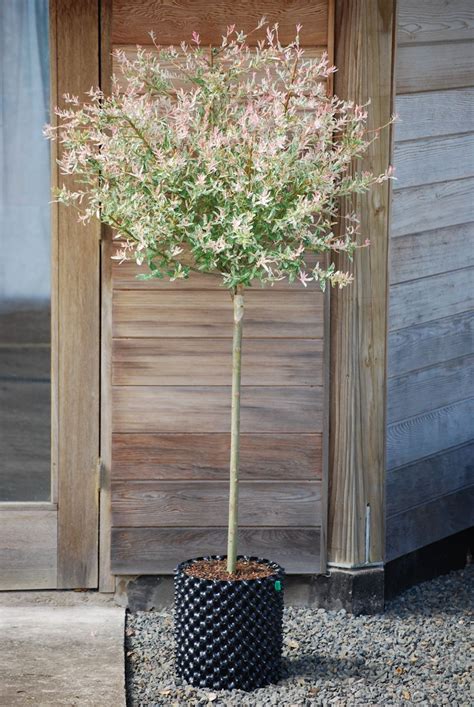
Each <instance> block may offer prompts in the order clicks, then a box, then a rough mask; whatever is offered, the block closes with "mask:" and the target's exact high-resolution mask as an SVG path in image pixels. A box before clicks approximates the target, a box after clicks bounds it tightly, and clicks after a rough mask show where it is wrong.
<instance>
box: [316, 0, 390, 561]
mask: <svg viewBox="0 0 474 707" xmlns="http://www.w3.org/2000/svg"><path fill="white" fill-rule="evenodd" d="M394 24H395V3H394V0H379V2H376V3H375V2H371V1H370V0H337V2H336V38H335V43H336V65H337V67H338V72H337V73H336V75H335V93H336V94H337V95H338V96H340V97H341V98H346V99H351V100H354V101H356V102H357V103H366V102H367V101H368V99H369V98H370V99H371V105H370V108H369V125H368V127H369V129H373V128H377V127H379V126H381V125H384V124H385V123H387V121H388V120H389V119H390V115H391V112H392V104H393V75H392V71H393V51H394V39H393V35H394ZM390 133H391V131H390V130H389V129H385V130H384V131H382V133H381V136H380V139H379V140H377V141H376V142H374V143H373V144H372V145H371V147H370V148H369V151H368V152H367V154H366V155H365V156H364V158H363V159H362V160H361V162H360V163H359V164H358V168H359V169H362V170H366V169H367V170H370V171H373V172H375V173H381V172H383V171H384V170H385V169H386V168H387V167H388V165H389V163H390V144H391V134H390ZM389 204H390V187H389V185H388V184H387V183H385V184H382V185H379V186H378V187H377V188H375V189H373V190H372V191H371V192H370V193H369V194H366V195H359V196H358V197H357V198H356V200H355V202H354V203H352V204H346V205H343V209H342V214H341V216H342V217H344V211H345V210H346V209H348V210H351V209H352V208H354V206H355V208H356V210H357V212H358V213H359V215H360V217H361V232H362V235H363V237H364V238H365V237H368V238H370V241H371V246H370V248H368V249H366V250H363V251H360V252H359V253H358V255H357V257H356V258H355V264H354V266H353V272H354V276H355V280H354V283H353V284H352V285H351V286H349V287H347V288H345V289H344V290H335V291H333V293H332V296H331V352H332V353H331V384H332V385H331V404H330V415H331V423H330V424H331V427H330V450H329V453H330V478H329V484H330V487H329V520H328V534H329V537H328V559H329V562H330V563H331V564H332V565H333V566H342V567H356V566H360V565H370V564H378V563H380V562H382V561H383V549H384V490H383V485H384V484H383V482H384V455H385V449H384V446H385V445H384V438H385V387H386V382H385V376H386V372H385V357H386V328H387V290H388V288H387V256H388V233H389V229H388V225H389ZM336 265H337V266H338V267H340V268H342V269H344V270H346V269H348V268H349V264H348V263H347V262H346V260H345V258H344V257H343V256H338V257H337V258H336Z"/></svg>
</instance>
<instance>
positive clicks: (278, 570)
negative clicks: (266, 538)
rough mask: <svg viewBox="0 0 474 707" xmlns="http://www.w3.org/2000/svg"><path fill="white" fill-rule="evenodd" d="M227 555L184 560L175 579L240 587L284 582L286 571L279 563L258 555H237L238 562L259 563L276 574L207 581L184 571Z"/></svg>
mask: <svg viewBox="0 0 474 707" xmlns="http://www.w3.org/2000/svg"><path fill="white" fill-rule="evenodd" d="M226 558H227V555H203V556H202V557H193V558H191V559H189V560H184V561H183V562H180V563H179V565H178V566H177V567H176V570H175V577H179V576H184V577H186V578H187V579H190V580H194V581H195V582H200V583H201V582H204V583H207V584H211V585H233V586H235V585H238V584H244V583H246V584H259V583H262V582H268V581H270V582H275V581H276V580H282V579H283V577H284V576H285V570H284V569H283V567H281V565H279V564H278V563H277V562H273V561H272V560H267V559H265V558H262V557H257V556H256V555H237V560H251V561H253V562H257V563H258V564H261V565H266V566H267V567H270V568H271V569H272V570H274V572H272V574H270V575H268V576H267V577H253V578H252V579H207V578H204V577H193V576H192V575H190V574H187V572H185V571H184V570H185V569H186V568H187V567H189V566H190V565H192V564H194V563H195V562H200V561H201V560H225V559H226Z"/></svg>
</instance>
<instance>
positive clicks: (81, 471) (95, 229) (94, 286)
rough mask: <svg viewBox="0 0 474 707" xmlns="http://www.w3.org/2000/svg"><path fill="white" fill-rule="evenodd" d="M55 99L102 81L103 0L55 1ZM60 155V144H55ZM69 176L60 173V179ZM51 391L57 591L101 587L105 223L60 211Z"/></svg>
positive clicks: (61, 98)
mask: <svg viewBox="0 0 474 707" xmlns="http://www.w3.org/2000/svg"><path fill="white" fill-rule="evenodd" d="M52 5H53V8H52V11H53V14H54V18H55V27H56V36H55V37H54V39H53V41H54V43H55V51H54V53H55V56H56V62H57V64H56V76H55V82H56V85H55V86H53V94H55V98H56V103H59V105H63V94H64V93H71V94H73V95H77V96H79V97H80V98H81V99H83V97H84V93H85V91H88V90H89V89H90V87H91V86H96V85H98V83H99V80H100V62H99V42H100V22H99V19H100V12H99V0H81V2H76V0H54V2H53V3H52ZM58 150H59V153H60V151H61V146H60V145H59V147H58ZM70 180H71V178H69V177H62V176H59V178H58V181H59V183H62V182H63V181H64V182H66V181H68V182H69V183H70ZM57 234H58V242H57V251H56V254H57V261H58V281H57V287H56V288H55V290H54V292H55V293H56V295H55V296H56V297H57V300H56V301H55V303H54V308H55V309H54V311H55V313H56V320H57V322H56V326H57V331H56V335H55V337H54V339H53V342H55V344H54V345H55V350H54V352H53V362H54V366H55V368H54V372H53V375H54V384H53V385H54V389H55V390H56V391H57V393H55V397H56V395H57V415H56V414H55V418H54V419H56V420H57V424H56V425H54V426H53V449H54V448H57V465H58V473H57V476H58V588H70V587H97V581H98V572H97V560H98V553H97V549H98V548H97V544H98V524H99V509H98V496H99V493H98V491H99V463H98V457H99V366H100V224H99V222H98V221H95V220H94V221H91V222H90V223H89V224H87V225H86V226H83V225H82V224H81V223H78V221H77V214H76V213H75V211H74V209H69V208H66V207H64V206H59V207H58V211H57Z"/></svg>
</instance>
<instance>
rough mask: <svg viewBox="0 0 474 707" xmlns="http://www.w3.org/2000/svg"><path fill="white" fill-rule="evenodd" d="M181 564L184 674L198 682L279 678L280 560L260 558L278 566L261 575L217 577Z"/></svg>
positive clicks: (217, 684) (242, 683) (180, 661)
mask: <svg viewBox="0 0 474 707" xmlns="http://www.w3.org/2000/svg"><path fill="white" fill-rule="evenodd" d="M222 559H225V558H223V557H221V556H217V555H214V556H209V557H199V558H196V559H194V560H187V561H186V562H182V563H181V564H180V565H179V566H178V567H177V569H176V573H175V580H174V588H175V614H174V622H175V624H174V630H175V644H176V645H175V657H176V672H177V674H178V676H179V677H180V678H182V679H183V680H185V681H186V682H187V683H189V684H191V685H194V686H195V687H207V688H212V689H215V690H232V689H239V690H247V691H250V690H255V689H257V688H259V687H265V686H266V685H269V684H271V683H276V682H278V680H279V679H280V674H281V651H282V621H283V579H284V576H285V572H284V570H283V569H282V567H280V566H279V565H277V564H276V563H275V562H270V561H268V560H262V559H260V558H257V557H247V556H239V557H238V558H237V559H238V560H247V561H256V562H258V563H259V564H260V563H261V564H263V565H266V566H268V567H270V568H271V569H272V570H273V571H272V574H271V575H270V576H268V577H263V578H259V579H240V580H233V581H231V580H213V579H201V578H199V577H191V576H190V575H188V574H186V572H185V570H186V568H188V567H189V566H190V565H191V564H193V563H194V562H198V561H201V560H222Z"/></svg>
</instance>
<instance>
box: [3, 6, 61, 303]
mask: <svg viewBox="0 0 474 707" xmlns="http://www.w3.org/2000/svg"><path fill="white" fill-rule="evenodd" d="M48 4H49V3H48V0H0V76H1V85H0V91H1V96H0V304H2V303H3V304H4V305H5V304H7V302H8V301H11V300H16V301H18V300H29V301H31V300H36V301H39V300H49V296H50V242H51V229H50V206H49V202H50V200H51V196H50V145H49V143H48V142H47V141H46V140H45V139H44V137H43V135H42V128H43V126H44V124H45V123H47V122H48V121H49V46H48Z"/></svg>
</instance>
